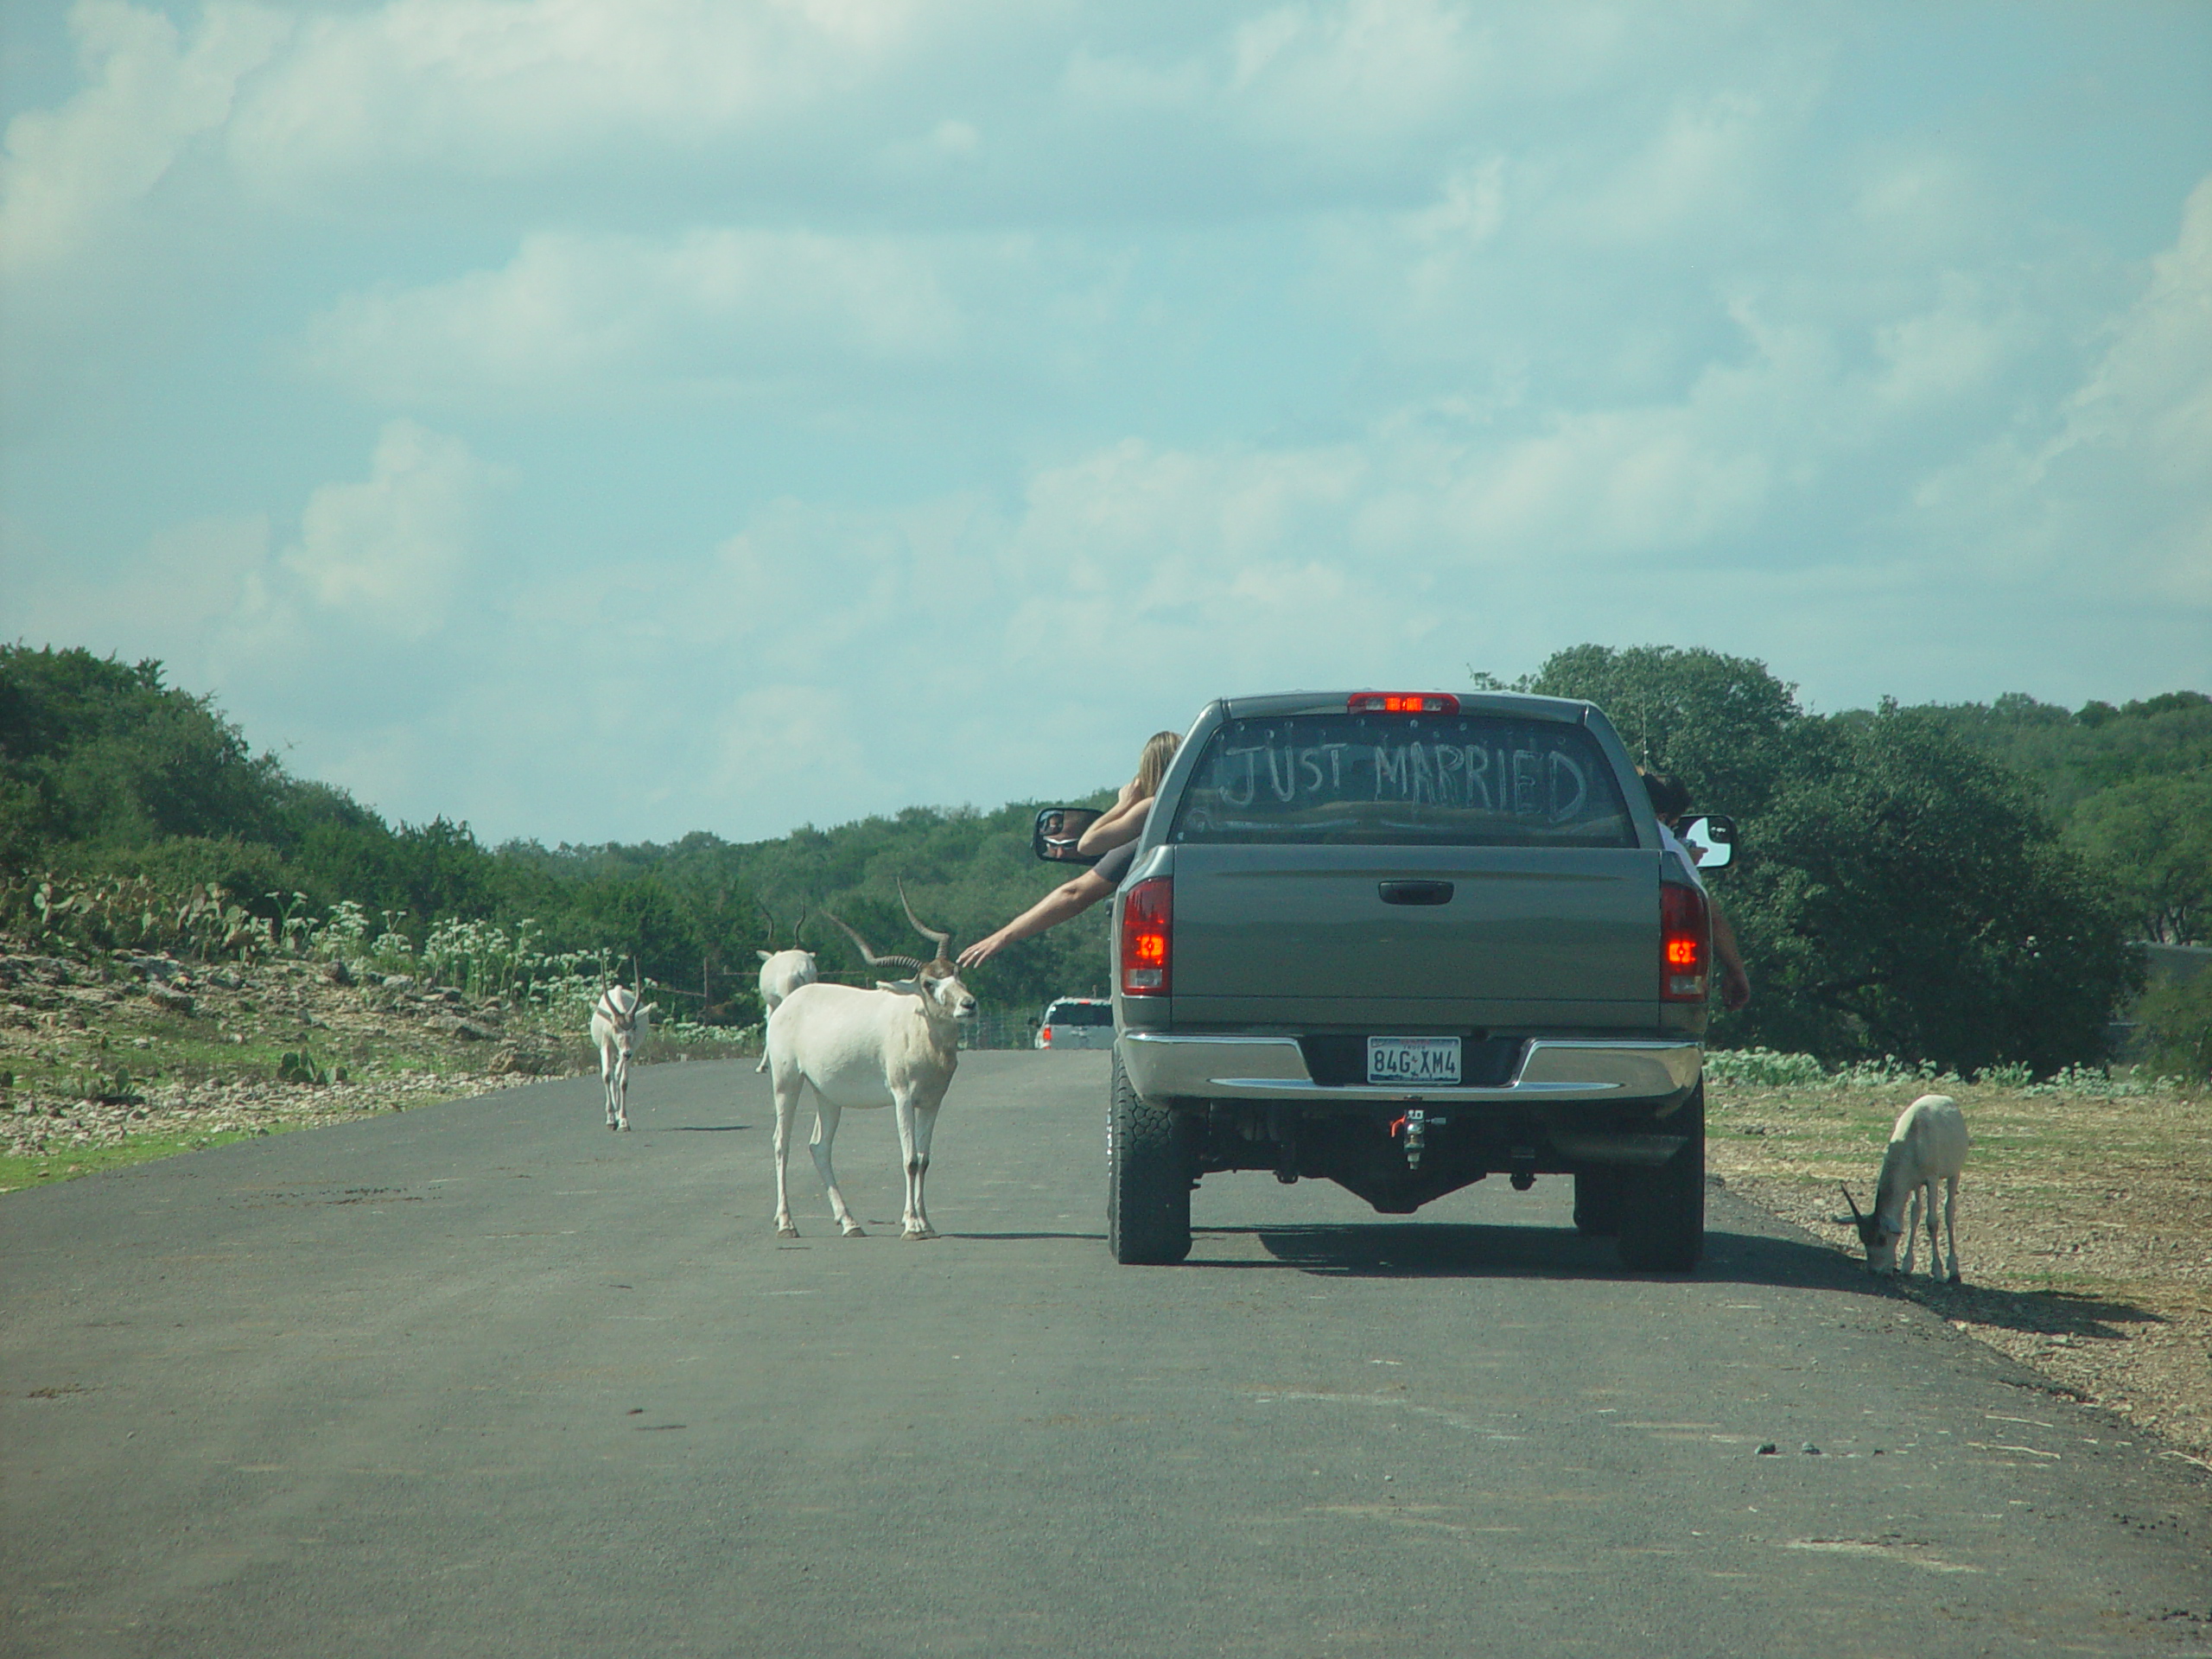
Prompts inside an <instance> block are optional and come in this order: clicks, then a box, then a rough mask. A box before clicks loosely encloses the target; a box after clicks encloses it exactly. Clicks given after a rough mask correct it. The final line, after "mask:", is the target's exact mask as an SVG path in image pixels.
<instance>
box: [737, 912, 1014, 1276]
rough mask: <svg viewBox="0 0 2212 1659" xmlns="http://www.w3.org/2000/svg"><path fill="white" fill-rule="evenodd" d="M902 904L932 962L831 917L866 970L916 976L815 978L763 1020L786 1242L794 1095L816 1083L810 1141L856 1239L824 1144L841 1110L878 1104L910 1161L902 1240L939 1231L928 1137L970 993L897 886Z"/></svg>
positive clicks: (832, 1198) (793, 1230)
mask: <svg viewBox="0 0 2212 1659" xmlns="http://www.w3.org/2000/svg"><path fill="white" fill-rule="evenodd" d="M899 903H900V904H901V905H902V906H906V919H907V920H908V921H910V922H912V923H913V925H914V931H916V932H918V933H919V934H921V936H922V937H923V938H928V939H934V940H936V941H937V956H936V957H934V958H933V959H932V960H931V961H929V962H922V961H918V960H917V959H916V958H914V957H883V956H878V955H877V954H876V953H875V951H874V949H873V948H872V947H871V946H870V945H869V944H868V941H867V940H865V939H863V938H861V936H860V935H859V934H857V933H855V932H854V931H853V930H852V929H851V928H849V927H846V926H845V924H844V923H843V922H842V921H838V920H837V918H836V917H835V916H831V917H830V918H829V919H830V920H831V921H833V922H836V923H837V925H838V926H839V927H841V928H843V929H844V931H845V933H846V935H847V936H848V937H849V938H851V940H852V942H853V943H854V944H856V945H858V946H859V947H860V952H861V956H862V957H864V958H865V959H866V960H867V962H868V965H869V966H870V967H872V968H873V967H881V966H884V965H886V964H890V963H896V964H898V965H900V966H903V967H906V968H910V969H912V970H913V972H912V976H910V977H908V978H906V979H898V980H878V981H877V982H876V984H875V988H874V989H873V990H864V989H862V988H860V987H858V986H854V985H834V984H829V983H825V982H817V983H815V984H812V985H802V986H800V987H799V988H798V989H797V990H795V991H793V992H792V993H791V995H789V996H787V997H785V999H784V1001H783V1004H782V1006H781V1007H779V1008H778V1009H777V1010H776V1011H775V1013H773V1014H770V1015H769V1016H768V1065H769V1068H770V1071H771V1072H772V1084H773V1086H774V1089H775V1091H776V1231H777V1232H778V1234H779V1235H780V1236H783V1237H785V1238H797V1237H798V1224H797V1223H796V1222H794V1221H793V1220H792V1219H791V1195H790V1192H789V1190H788V1189H787V1187H786V1185H785V1155H786V1152H787V1149H788V1148H789V1147H790V1145H791V1121H792V1119H793V1118H794V1117H796V1116H798V1100H799V1092H800V1090H802V1089H804V1087H806V1086H807V1085H808V1084H811V1085H813V1089H814V1100H815V1116H814V1135H813V1139H812V1140H811V1141H810V1142H809V1143H808V1146H809V1149H810V1151H811V1152H812V1153H813V1154H814V1166H815V1168H816V1170H817V1171H818V1172H819V1173H820V1174H821V1176H822V1185H823V1187H824V1188H825V1189H826V1190H827V1191H828V1192H829V1208H830V1211H831V1212H832V1213H833V1214H834V1215H835V1216H836V1219H837V1225H838V1226H839V1227H840V1228H842V1230H843V1231H844V1235H845V1236H846V1237H848V1238H859V1237H861V1236H863V1233H862V1229H861V1224H860V1223H859V1221H858V1220H856V1219H855V1217H854V1215H853V1212H852V1211H851V1210H850V1209H849V1207H848V1206H847V1205H846V1203H845V1195H844V1194H843V1193H842V1192H840V1191H838V1189H837V1172H836V1169H835V1168H834V1167H833V1166H831V1164H830V1161H829V1149H830V1147H831V1144H832V1143H833V1142H834V1141H836V1138H837V1122H838V1118H839V1116H840V1115H841V1114H842V1113H843V1112H844V1111H845V1110H846V1109H848V1108H850V1109H855V1110H860V1109H866V1108H869V1107H876V1106H888V1107H890V1108H891V1109H892V1112H893V1116H894V1117H895V1118H896V1119H897V1121H898V1125H899V1154H900V1156H901V1158H902V1159H903V1160H904V1161H905V1164H906V1210H905V1212H904V1213H903V1214H902V1216H901V1217H900V1218H899V1219H900V1236H902V1237H905V1238H934V1237H936V1236H937V1230H936V1229H935V1228H934V1227H931V1225H930V1217H929V1211H928V1210H927V1208H926V1207H925V1205H924V1204H923V1201H922V1183H923V1179H924V1178H925V1176H926V1175H927V1174H928V1173H929V1168H930V1137H931V1134H933V1133H934V1132H935V1130H936V1128H937V1114H938V1107H939V1106H940V1105H942V1104H943V1103H944V1091H945V1090H946V1089H947V1088H948V1087H949V1086H950V1084H951V1082H952V1074H953V1071H955V1069H957V1067H958V1065H959V1064H960V1027H959V1021H961V1020H964V1019H969V1018H972V1017H973V1016H974V1014H975V1012H976V999H975V997H974V995H971V994H970V993H969V989H968V988H967V987H966V986H965V985H963V984H962V983H961V982H960V976H959V972H958V970H957V969H956V968H955V967H954V966H953V963H952V959H951V957H950V955H949V954H948V952H947V950H946V946H947V944H948V943H949V942H950V939H951V938H952V936H951V935H950V933H939V932H937V931H934V930H933V929H931V928H927V927H924V926H923V925H922V924H921V920H920V918H918V917H917V916H916V915H915V914H914V907H913V906H912V905H908V904H907V903H906V888H905V887H904V886H903V885H901V887H899ZM828 913H829V912H826V911H825V912H823V914H825V915H827V914H828Z"/></svg>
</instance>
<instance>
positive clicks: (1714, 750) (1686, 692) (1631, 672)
mask: <svg viewBox="0 0 2212 1659" xmlns="http://www.w3.org/2000/svg"><path fill="white" fill-rule="evenodd" d="M1516 690H1522V691H1534V692H1538V693H1540V694H1541V695H1543V696H1553V697H1580V698H1583V699H1584V700H1586V701H1587V702H1594V703H1596V704H1597V705H1598V706H1599V708H1600V709H1604V710H1605V714H1606V715H1607V717H1608V718H1610V719H1611V721H1612V722H1613V726H1614V728H1615V729H1616V730H1618V732H1619V733H1620V734H1621V741H1623V742H1624V743H1625V744H1627V745H1628V751H1629V753H1630V755H1631V756H1633V757H1634V758H1635V759H1636V760H1637V761H1638V762H1639V763H1640V764H1642V765H1644V766H1649V768H1650V769H1651V770H1652V771H1654V772H1673V773H1675V774H1676V775H1677V776H1678V777H1680V778H1681V779H1682V781H1683V782H1684V783H1686V784H1688V785H1689V789H1690V793H1691V796H1692V797H1693V798H1694V802H1695V804H1696V805H1697V806H1698V807H1699V808H1700V810H1711V811H1715V812H1727V813H1732V814H1735V815H1738V816H1743V815H1746V814H1755V813H1757V812H1758V810H1759V809H1760V808H1761V807H1762V806H1764V804H1765V803H1766V799H1767V797H1768V795H1769V794H1770V792H1771V791H1772V790H1773V788H1774V785H1775V782H1776V780H1777V778H1778V777H1779V776H1780V775H1781V773H1782V772H1783V768H1784V767H1785V766H1786V765H1787V764H1788V763H1789V757H1790V753H1791V742H1792V738H1793V736H1794V734H1795V733H1796V730H1797V728H1798V727H1799V725H1800V724H1801V723H1802V721H1803V718H1804V715H1803V711H1802V709H1799V708H1798V706H1797V696H1796V687H1795V686H1793V685H1789V684H1786V683H1783V681H1781V680H1778V679H1777V678H1776V677H1774V675H1773V674H1772V673H1771V672H1770V671H1769V670H1768V668H1767V665H1766V664H1764V663H1762V662H1759V661H1758V660H1757V659H1756V658H1750V657H1728V656H1724V655H1722V654H1721V653H1720V652H1717V651H1708V650H1707V649H1705V648H1704V647H1702V646H1694V647H1691V648H1689V649H1687V650H1685V649H1681V648H1679V647H1676V646H1674V645H1637V646H1632V647H1630V648H1627V649H1624V650H1616V649H1614V648H1613V647H1611V646H1610V645H1574V646H1571V647H1569V648H1568V649H1567V650H1565V651H1561V652H1554V654H1553V655H1552V656H1551V657H1549V658H1547V659H1546V660H1545V662H1544V664H1543V666H1542V667H1541V668H1539V669H1538V670H1537V671H1535V673H1534V674H1529V675H1525V676H1523V677H1522V678H1521V679H1520V680H1519V681H1517V682H1516Z"/></svg>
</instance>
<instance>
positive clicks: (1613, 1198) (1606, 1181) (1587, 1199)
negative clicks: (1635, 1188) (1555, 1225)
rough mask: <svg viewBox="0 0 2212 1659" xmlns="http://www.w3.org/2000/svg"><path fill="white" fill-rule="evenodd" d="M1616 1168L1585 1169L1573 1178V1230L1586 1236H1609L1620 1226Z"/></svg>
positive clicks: (1619, 1194)
mask: <svg viewBox="0 0 2212 1659" xmlns="http://www.w3.org/2000/svg"><path fill="white" fill-rule="evenodd" d="M1623 1190H1624V1188H1623V1183H1622V1179H1621V1172H1620V1171H1619V1170H1618V1169H1586V1170H1584V1171H1583V1172H1582V1173H1580V1174H1579V1175H1577V1176H1576V1177H1575V1178H1574V1230H1575V1231H1576V1232H1578V1233H1580V1234H1581V1235H1582V1236H1584V1237H1585V1238H1611V1237H1612V1236H1614V1235H1615V1234H1617V1233H1618V1232H1619V1231H1620V1230H1621V1193H1622V1192H1623Z"/></svg>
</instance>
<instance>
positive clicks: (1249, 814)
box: [1168, 714, 1637, 847]
mask: <svg viewBox="0 0 2212 1659" xmlns="http://www.w3.org/2000/svg"><path fill="white" fill-rule="evenodd" d="M1168 839H1169V840H1170V841H1171V842H1198V843H1222V842H1334V843H1341V844H1345V845H1364V846H1391V845H1406V846H1440V847H1545V846H1567V847H1633V846H1635V845H1636V844H1637V842H1636V826H1635V823H1633V821H1631V820H1630V817H1629V816H1628V811H1627V809H1626V807H1625V806H1624V804H1623V803H1622V800H1621V791H1620V785H1619V784H1618V781H1617V780H1616V779H1614V776H1613V769H1612V767H1611V765H1610V764H1609V763H1608V762H1607V761H1606V760H1605V753H1604V751H1602V750H1601V749H1599V747H1598V744H1597V741H1596V740H1595V739H1593V738H1592V736H1591V735H1590V734H1589V733H1588V732H1587V731H1586V730H1584V729H1583V728H1581V727H1580V726H1567V725H1561V724H1559V723H1557V722H1555V721H1528V720H1512V719H1508V718H1503V717H1500V716H1497V715H1380V714H1376V715H1368V714H1358V715H1354V714H1321V715H1287V716H1282V717H1279V718H1275V719H1268V720H1249V721H1230V723H1229V724H1227V725H1225V726H1224V727H1222V728H1221V729H1220V730H1218V731H1217V732H1216V733H1215V734H1213V736H1212V737H1211V739H1210V740H1209V741H1208V742H1207V744H1206V747H1205V753H1203V754H1201V755H1200V756H1199V758H1198V769H1197V771H1196V772H1193V773H1192V779H1191V784H1190V786H1189V787H1188V788H1187V789H1185V791H1184V792H1183V798H1182V800H1181V801H1180V802H1179V804H1177V807H1176V810H1175V824H1174V828H1173V829H1172V830H1170V832H1169V834H1168Z"/></svg>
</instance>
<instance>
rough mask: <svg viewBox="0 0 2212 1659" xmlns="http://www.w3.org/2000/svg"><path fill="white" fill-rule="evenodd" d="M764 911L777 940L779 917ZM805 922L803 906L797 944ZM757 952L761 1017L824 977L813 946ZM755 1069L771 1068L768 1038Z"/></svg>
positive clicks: (795, 926)
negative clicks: (815, 962)
mask: <svg viewBox="0 0 2212 1659" xmlns="http://www.w3.org/2000/svg"><path fill="white" fill-rule="evenodd" d="M760 912H761V914H762V915H764V916H766V917H767V918H768V943H769V944H775V942H776V918H775V917H774V916H773V915H772V913H771V912H769V910H768V907H767V906H766V905H763V906H761V907H760ZM805 925H806V909H805V907H804V906H800V909H799V912H798V921H796V922H794V923H792V924H791V943H792V944H793V946H794V947H796V946H797V945H798V936H799V930H800V929H801V928H803V927H804V926H805ZM753 955H754V956H756V957H760V1017H761V1019H763V1020H766V1018H767V1017H768V1016H769V1015H770V1014H773V1013H775V1011H776V1010H777V1009H778V1008H779V1007H782V1006H783V1001H784V999H785V997H787V996H789V995H791V993H792V992H793V991H795V990H797V989H798V988H799V987H800V986H802V985H811V984H813V983H814V982H815V981H816V980H817V979H818V978H820V977H821V976H820V975H819V974H818V973H817V971H816V969H815V965H814V952H812V951H811V950H798V949H796V948H794V949H792V950H756V951H754V952H753ZM767 1069H768V1046H767V1044H766V1042H765V1041H764V1042H763V1043H762V1044H761V1046H760V1065H756V1066H754V1067H753V1070H754V1071H766V1070H767Z"/></svg>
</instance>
